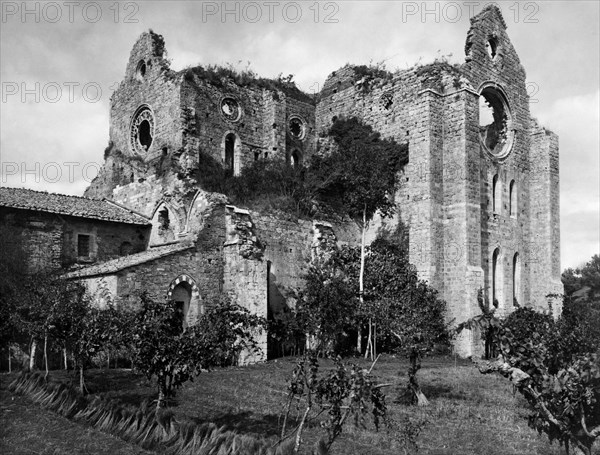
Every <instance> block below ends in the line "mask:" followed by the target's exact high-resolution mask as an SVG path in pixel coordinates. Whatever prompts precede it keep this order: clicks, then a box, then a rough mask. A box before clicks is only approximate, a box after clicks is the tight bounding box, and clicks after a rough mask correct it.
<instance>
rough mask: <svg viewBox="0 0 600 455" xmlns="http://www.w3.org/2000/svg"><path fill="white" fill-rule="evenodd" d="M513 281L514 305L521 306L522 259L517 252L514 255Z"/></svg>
mask: <svg viewBox="0 0 600 455" xmlns="http://www.w3.org/2000/svg"><path fill="white" fill-rule="evenodd" d="M512 275H513V276H512V283H513V292H512V294H513V305H514V306H519V304H520V299H521V259H520V258H519V253H515V255H514V257H513V273H512Z"/></svg>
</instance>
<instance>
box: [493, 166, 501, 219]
mask: <svg viewBox="0 0 600 455" xmlns="http://www.w3.org/2000/svg"><path fill="white" fill-rule="evenodd" d="M501 206H502V183H501V181H500V174H495V175H494V177H493V178H492V212H493V213H495V214H498V215H499V214H500V212H501Z"/></svg>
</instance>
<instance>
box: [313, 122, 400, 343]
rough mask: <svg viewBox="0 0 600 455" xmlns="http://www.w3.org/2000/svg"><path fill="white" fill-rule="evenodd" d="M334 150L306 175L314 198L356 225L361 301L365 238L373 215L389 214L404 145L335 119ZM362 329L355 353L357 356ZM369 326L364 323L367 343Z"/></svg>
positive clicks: (318, 159)
mask: <svg viewBox="0 0 600 455" xmlns="http://www.w3.org/2000/svg"><path fill="white" fill-rule="evenodd" d="M329 136H330V137H331V138H332V139H333V141H334V144H335V146H334V147H333V150H332V151H331V153H329V154H328V155H325V156H322V157H318V156H317V157H315V158H314V159H313V161H312V162H311V169H310V170H311V172H312V173H314V174H315V175H316V176H317V178H316V179H315V181H317V182H319V183H318V191H317V196H318V197H320V198H321V199H322V200H323V201H325V202H329V203H333V204H334V205H338V206H340V207H342V209H343V211H344V212H345V213H347V214H348V215H349V216H350V217H351V218H352V219H353V220H354V221H355V222H356V223H357V224H358V225H359V227H360V229H361V232H362V235H361V254H360V273H359V300H360V303H361V306H362V305H363V303H364V298H363V293H364V270H365V248H366V244H365V234H366V231H367V229H368V227H369V223H370V222H371V220H372V219H373V216H374V215H375V213H376V212H379V213H380V214H381V215H382V216H384V217H385V216H389V215H391V213H393V211H394V207H395V204H394V200H393V197H394V193H395V189H396V174H397V172H398V171H399V170H400V169H401V168H402V166H404V165H405V164H406V163H407V162H408V147H407V146H406V145H399V144H397V143H396V142H395V141H393V140H388V139H382V138H381V135H380V134H379V133H377V132H375V131H373V129H372V128H371V127H370V126H368V125H365V124H363V123H361V122H360V121H359V120H358V119H356V118H350V119H347V120H346V119H337V120H336V121H335V122H334V123H333V125H332V126H331V128H330V130H329ZM361 340H362V337H361V329H360V327H359V336H358V340H357V350H358V351H359V352H362V343H361ZM370 340H371V323H369V341H370Z"/></svg>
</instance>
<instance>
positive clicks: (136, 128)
mask: <svg viewBox="0 0 600 455" xmlns="http://www.w3.org/2000/svg"><path fill="white" fill-rule="evenodd" d="M153 137H154V116H153V115H152V111H150V109H149V108H147V107H144V108H142V109H140V110H138V112H137V113H136V115H135V116H134V118H133V121H132V123H131V133H130V142H131V148H132V150H133V151H135V152H137V153H140V154H144V153H146V152H148V150H150V147H151V146H152V142H153Z"/></svg>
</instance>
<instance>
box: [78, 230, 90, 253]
mask: <svg viewBox="0 0 600 455" xmlns="http://www.w3.org/2000/svg"><path fill="white" fill-rule="evenodd" d="M91 239H92V238H91V236H90V235H87V234H78V235H77V256H78V257H80V258H87V257H90V250H91V248H90V242H91Z"/></svg>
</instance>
